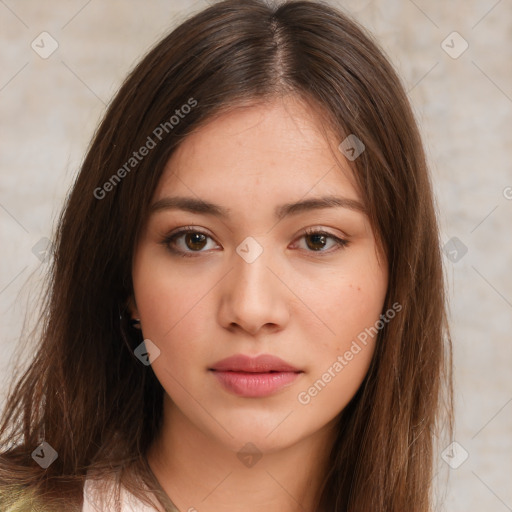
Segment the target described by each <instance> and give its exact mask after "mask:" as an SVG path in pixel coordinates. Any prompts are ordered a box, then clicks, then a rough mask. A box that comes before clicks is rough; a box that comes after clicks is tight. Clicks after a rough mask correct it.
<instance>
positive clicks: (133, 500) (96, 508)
mask: <svg viewBox="0 0 512 512" xmlns="http://www.w3.org/2000/svg"><path fill="white" fill-rule="evenodd" d="M155 501H156V500H155ZM106 511H108V512H164V510H163V509H162V508H161V506H160V505H158V506H157V505H155V507H151V506H149V505H147V504H146V503H143V502H142V501H141V500H140V499H139V498H137V497H136V496H135V495H134V494H132V493H131V492H129V491H128V490H127V489H126V488H125V487H123V486H122V485H119V484H117V483H116V482H115V480H114V478H103V479H101V480H98V479H92V478H86V480H85V483H84V488H83V508H82V512H106Z"/></svg>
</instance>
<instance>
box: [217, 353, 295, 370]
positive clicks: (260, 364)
mask: <svg viewBox="0 0 512 512" xmlns="http://www.w3.org/2000/svg"><path fill="white" fill-rule="evenodd" d="M209 369H210V370H217V371H231V372H251V373H266V372H270V371H274V372H300V371H302V370H299V369H298V368H295V367H294V366H292V365H291V364H288V363H287V362H286V361H283V360H282V359H280V358H279V357H276V356H272V355H270V354H261V355H259V356H256V357H251V356H246V355H244V354H236V355H234V356H231V357H227V358H226V359H222V360H221V361H217V362H216V363H215V364H214V365H213V366H212V367H211V368H209Z"/></svg>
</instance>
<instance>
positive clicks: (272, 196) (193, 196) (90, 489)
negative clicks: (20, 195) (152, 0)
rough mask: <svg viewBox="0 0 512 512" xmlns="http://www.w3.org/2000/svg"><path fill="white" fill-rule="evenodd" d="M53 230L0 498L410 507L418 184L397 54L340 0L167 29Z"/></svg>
mask: <svg viewBox="0 0 512 512" xmlns="http://www.w3.org/2000/svg"><path fill="white" fill-rule="evenodd" d="M55 248H56V249H55V256H54V261H53V266H52V272H51V278H50V285H49V290H48V291H49V293H48V300H47V302H46V309H45V310H44V313H43V315H42V316H41V322H42V323H43V325H44V329H43V332H42V335H41V339H40V341H39V344H38V349H37V353H36V354H35V356H34V359H33V362H32V364H31V366H30V368H29V369H28V370H27V372H26V373H24V375H22V376H21V377H20V378H19V379H18V381H17V382H16V385H15V386H14V387H13V388H12V392H11V394H10V396H9V400H8V403H7V406H6V409H5V411H4V416H3V422H2V425H1V430H0V433H1V435H2V440H3V441H4V444H10V448H9V449H5V450H4V453H3V454H2V457H1V459H0V480H1V482H2V500H3V501H4V503H5V506H3V509H5V508H7V509H8V510H10V509H9V508H8V507H14V506H16V505H14V502H15V501H16V500H18V504H19V503H32V504H36V503H37V504H38V505H39V506H41V507H45V506H46V507H47V510H52V511H53V510H66V511H69V510H84V511H90V510H154V509H156V510H181V511H183V510H188V511H193V510H198V511H201V512H210V511H218V510H223V511H230V510H244V511H248V512H251V511H256V510H258V511H259V510H263V509H265V510H267V511H273V510H276V511H277V510H279V511H296V510H304V511H329V512H332V511H337V512H341V511H354V512H355V511H367V510H372V511H386V512H389V511H394V512H403V511H404V510H408V511H414V512H426V511H429V510H431V506H432V505H431V490H432V489H431V479H432V475H433V470H432V468H433V463H434V457H433V454H434V437H433V436H435V435H436V434H435V433H436V431H437V429H438V427H439V426H441V423H440V421H439V419H440V417H441V416H440V406H441V404H442V403H443V401H442V399H443V396H444V394H443V390H444V391H446V404H447V410H448V414H447V417H446V420H445V421H446V423H447V424H448V427H449V428H451V380H450V379H451V373H450V365H451V359H450V348H451V347H450V339H449V334H448V327H447V325H446V313H445V298H444V290H443V275H442V265H441V256H440V250H439V240H438V231H437V223H436V218H435V211H434V207H433V197H432V190H431V185H430V181H429V175H428V170H427V166H426V162H425V156H424V152H423V148H422V144H421V138H420V135H419V131H418V128H417V125H416V122H415V120H414V116H413V114H412V112H411V108H410V105H409V103H408V100H407V97H406V94H405V92H404V89H403V87H402V85H401V83H400V80H399V78H398V76H397V75H396V73H395V71H394V70H393V68H392V66H391V65H390V64H389V62H388V60H387V59H386V58H385V56H384V55H383V52H382V51H381V50H380V49H379V48H378V46H377V44H376V43H375V42H374V41H372V39H371V37H370V36H369V35H368V34H366V33H365V31H364V30H363V29H362V28H361V27H360V26H358V25H357V24H356V23H355V22H354V21H352V20H350V19H348V18H347V17H346V16H345V15H344V14H342V13H340V12H339V11H337V10H335V9H334V8H332V7H329V6H328V5H325V4H322V3H317V2H311V1H291V2H287V3H283V4H281V5H276V6H269V5H267V4H266V3H264V2H262V1H259V0H249V1H243V2H240V1H233V0H227V1H223V2H219V3H216V4H215V5H213V6H211V7H209V8H208V9H205V10H204V11H202V12H200V13H198V14H197V15H195V16H193V17H191V18H190V19H189V20H187V21H185V22H184V23H183V24H182V25H180V26H179V27H178V28H176V29H175V30H174V31H173V32H172V33H170V34H169V35H168V36H167V37H165V38H164V39H163V40H162V41H161V42H160V43H159V44H158V45H156V46H155V48H154V49H153V50H151V51H150V52H149V54H148V55H147V56H146V57H145V58H144V59H143V60H142V61H141V62H140V63H139V64H138V66H137V67H136V68H135V69H134V70H133V71H132V72H131V74H130V75H129V77H128V78H127V80H126V81H125V83H124V85H123V86H122V87H121V89H120V91H119V92H118V94H117V95H116V97H115V98H114V100H113V101H112V103H111V105H110V106H109V108H108V111H107V113H106V115H105V118H104V120H103V121H102V123H101V125H100V127H99V129H98V131H97V133H96V135H95V137H94V140H93V142H92V144H91V147H90V149H89V151H88V153H87V156H86V158H85V161H84V163H83V166H82V169H81V171H80V173H79V175H78V177H77V180H76V182H75V184H74V186H73V188H72V190H71V193H70V195H69V197H68V200H67V203H66V205H65V208H64V210H63V213H62V216H61V218H60V222H59V225H58V229H57V232H56V236H55ZM23 500H25V501H23ZM31 506H34V505H31ZM12 510H14V508H13V509H12ZM16 510H18V509H16Z"/></svg>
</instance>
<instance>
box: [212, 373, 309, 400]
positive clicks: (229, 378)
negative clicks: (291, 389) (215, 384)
mask: <svg viewBox="0 0 512 512" xmlns="http://www.w3.org/2000/svg"><path fill="white" fill-rule="evenodd" d="M212 373H213V374H214V375H215V377H216V378H217V379H218V380H219V382H220V383H221V385H222V386H223V387H224V388H225V389H226V390H227V391H230V392H231V393H234V394H235V395H238V396H243V397H252V398H256V397H262V396H269V395H272V394H274V393H276V392H277V391H279V390H280V389H283V388H284V387H286V386H289V385H290V384H291V383H292V382H294V381H295V379H296V378H297V377H298V376H299V375H300V373H302V372H300V373H296V372H273V373H250V372H227V371H212Z"/></svg>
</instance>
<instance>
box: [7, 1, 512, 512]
mask: <svg viewBox="0 0 512 512" xmlns="http://www.w3.org/2000/svg"><path fill="white" fill-rule="evenodd" d="M329 3H332V4H335V5H338V6H341V7H343V8H344V9H346V10H347V11H349V12H350V13H352V14H353V15H354V16H355V17H356V18H357V19H358V20H360V21H361V22H362V23H363V24H364V25H365V26H366V27H367V28H368V29H370V30H371V31H372V32H373V33H374V34H375V36H376V37H377V39H378V40H379V41H380V42H381V44H382V46H383V47H384V48H385V50H386V51H387V52H388V54H389V56H390V58H391V60H392V61H393V62H394V63H395V65H396V67H397V68H398V70H399V72H400V73H401V75H402V77H403V80H404V83H405V84H406V88H407V90H408V93H409V97H410V100H411V102H412V104H413V107H414V109H415V112H416V115H417V118H418V120H419V122H420V124H421V128H422V131H423V135H424V141H425V145H426V148H427V152H428V157H429V160H430V164H431V168H432V173H433V178H434V183H435V188H436V194H437V198H438V208H439V212H440V220H441V225H442V237H443V243H446V242H448V240H450V239H452V237H457V238H458V239H459V240H460V242H461V243H462V244H464V246H465V247H466V248H467V253H465V254H464V250H461V248H462V249H464V246H462V245H459V246H458V247H459V249H457V247H456V246H448V247H449V249H450V251H452V252H451V255H450V258H452V259H454V258H455V259H457V258H460V259H458V261H456V262H452V261H450V259H449V258H448V257H446V258H445V263H446V268H447V275H448V280H449V288H450V294H451V296H452V298H451V313H452V316H451V320H452V328H453V337H454V348H455V354H454V355H455V367H456V374H455V377H456V389H457V419H456V421H457V424H456V427H457V430H456V440H457V442H458V443H460V445H461V446H462V447H463V449H464V450H465V451H467V453H468V454H469V458H468V459H467V460H466V461H464V463H463V464H462V465H460V467H458V468H457V469H451V468H450V467H449V466H448V465H447V464H446V463H445V462H444V461H443V459H442V458H441V453H439V458H438V461H439V468H440V473H439V474H440V475H441V474H443V473H444V472H445V473H449V485H448V488H447V490H446V491H444V492H446V495H447V497H446V503H445V505H444V508H441V507H440V508H439V509H440V510H449V511H453V512H467V511H469V510H482V509H485V510H493V511H496V512H502V511H503V512H505V511H507V510H509V511H512V485H511V484H510V482H511V477H510V475H511V474H512V372H511V371H510V368H511V365H512V335H511V331H512V273H511V272H510V263H511V262H512V238H511V235H510V233H511V230H510V226H511V224H512V223H511V220H512V64H511V63H512V2H511V0H490V1H488V0H485V1H484V0H480V1H476V0H470V1H462V0H456V1H450V2H445V1H442V0H434V1H430V2H428V1H426V0H416V1H414V2H413V1H412V0H380V1H359V2H358V1H355V0H354V1H343V0H339V2H334V1H331V2H329ZM206 5H207V3H206V1H203V0H198V1H185V0H183V1H164V0H159V1H157V0H152V1H142V0H133V1H124V2H121V1H112V0H109V1H104V0H103V1H100V0H90V1H87V0H69V1H64V0H61V1H59V0H46V1H45V2H37V1H35V0H33V1H28V0H25V1H21V0H18V1H17V0H0V26H1V30H0V128H1V136H0V233H1V247H2V253H1V258H2V260H1V261H2V265H1V266H0V312H1V315H2V321H1V323H0V326H1V339H0V343H1V345H0V347H1V350H0V371H1V374H0V375H2V382H1V383H0V385H1V388H0V390H1V391H2V392H3V393H2V394H5V390H6V389H7V385H8V379H9V372H10V368H11V364H10V357H11V355H12V353H13V350H14V348H15V347H16V345H17V343H18V341H17V340H18V337H19V334H20V331H21V327H22V322H23V315H24V312H25V310H26V300H27V297H28V293H29V292H30V290H34V289H35V287H36V286H37V284H38V283H40V282H41V279H42V276H43V274H44V270H45V268H46V265H45V264H41V261H40V258H41V257H42V256H41V252H44V246H45V243H46V242H45V241H44V239H45V238H51V233H52V229H53V225H54V222H55V220H56V218H57V215H58V212H59V210H60V207H61V205H62V203H63V200H64V198H65V195H66V192H67V190H68V188H69V187H70V185H71V183H72V180H73V178H74V176H75V174H76V172H77V169H78V168H79V164H80V161H81V159H82V157H83V155H84V152H85V150H86V147H87V144H88V142H89V140H90V137H91V135H92V133H93V130H94V129H95V127H96V125H97V123H98V121H99V119H100V118H101V116H102V114H103V112H104V109H105V104H106V103H108V101H109V100H110V98H111V97H112V95H113V93H114V92H115V91H116V89H117V87H118V86H119V84H120V81H121V80H122V79H123V78H124V77H125V75H126V74H127V72H128V70H129V69H130V68H131V67H132V65H133V64H134V63H135V62H136V61H137V60H138V59H139V58H140V57H141V56H142V55H143V54H144V53H145V51H146V50H147V49H148V48H149V47H150V46H151V45H152V44H153V43H155V42H156V41H157V40H158V39H159V38H160V37H161V36H162V35H163V34H164V33H165V32H167V31H168V29H169V28H170V27H172V26H174V25H175V24H177V23H179V22H180V21H181V20H183V19H184V18H185V17H186V16H187V15H188V14H189V13H191V12H195V11H198V10H200V9H202V8H203V7H204V6H206ZM43 31H46V32H48V33H49V34H51V37H52V38H54V39H55V41H56V42H57V44H58V48H57V50H56V51H55V52H54V53H53V54H52V55H51V56H49V57H48V58H46V59H43V58H42V57H41V56H40V55H38V53H36V52H35V51H34V50H33V49H32V48H31V43H32V41H34V40H35V43H34V44H39V45H40V46H41V43H40V40H41V39H40V38H38V36H39V34H40V33H41V32H43ZM453 31H457V32H458V33H459V34H460V37H459V36H457V35H450V34H452V32H453ZM448 36H449V37H448ZM43 37H48V36H43ZM447 37H448V38H447ZM444 40H446V41H445V43H443V41H444ZM38 41H39V43H38ZM465 41H466V42H467V44H468V45H469V46H468V48H467V50H465V51H464V52H463V53H462V54H461V55H460V56H458V57H457V58H453V57H452V56H450V55H449V54H448V53H447V51H448V52H451V53H452V55H453V56H457V55H458V54H459V53H460V52H461V50H462V49H463V48H464V45H465ZM50 43H51V40H50V39H45V48H46V49H48V48H51V46H50ZM445 50H447V51H445ZM39 51H40V52H41V51H43V49H42V48H39ZM507 187H508V188H507ZM41 239H43V241H41ZM452 243H453V242H452ZM34 246H35V247H36V249H34V252H33V248H34ZM453 249H455V251H453ZM447 252H448V251H447ZM38 256H39V257H38ZM461 256H462V257H461ZM31 275H32V278H31V280H30V281H29V280H28V278H29V276H31ZM2 398H3V397H2ZM441 451H442V450H440V452H441ZM461 453H462V454H464V452H461V451H460V450H459V451H457V450H456V452H455V458H452V460H454V459H455V461H456V462H457V460H458V458H459V457H460V456H461ZM452 464H453V463H452ZM440 492H441V493H442V492H443V487H440Z"/></svg>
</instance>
